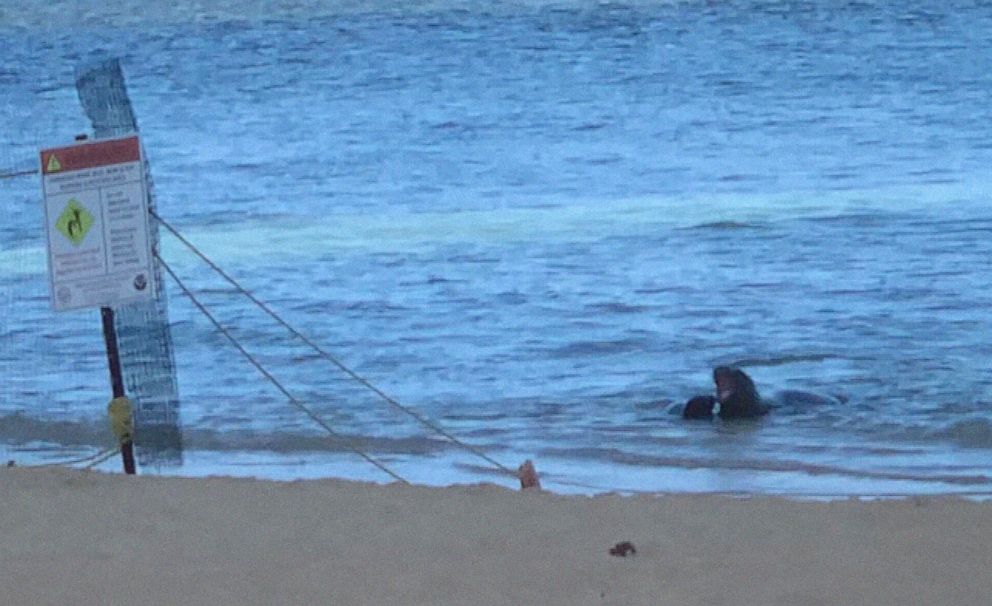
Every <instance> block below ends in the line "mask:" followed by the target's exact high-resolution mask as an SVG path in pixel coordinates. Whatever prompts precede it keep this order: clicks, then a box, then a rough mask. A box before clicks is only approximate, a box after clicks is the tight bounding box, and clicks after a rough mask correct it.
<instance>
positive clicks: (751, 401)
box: [713, 366, 769, 419]
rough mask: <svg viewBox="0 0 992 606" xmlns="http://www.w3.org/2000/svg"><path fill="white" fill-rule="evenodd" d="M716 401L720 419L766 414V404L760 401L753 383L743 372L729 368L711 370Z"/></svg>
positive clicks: (719, 367)
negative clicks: (718, 403)
mask: <svg viewBox="0 0 992 606" xmlns="http://www.w3.org/2000/svg"><path fill="white" fill-rule="evenodd" d="M713 382H714V383H716V399H717V401H719V402H720V412H719V413H718V414H719V415H720V418H721V419H744V418H750V417H760V416H762V415H766V414H768V410H769V408H768V404H766V403H764V402H763V401H762V400H761V396H759V395H758V389H757V388H756V387H755V386H754V381H752V380H751V377H749V376H747V373H745V372H744V371H743V370H741V369H739V368H732V367H730V366H717V367H716V368H714V369H713Z"/></svg>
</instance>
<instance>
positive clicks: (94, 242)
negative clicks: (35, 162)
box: [41, 136, 155, 311]
mask: <svg viewBox="0 0 992 606" xmlns="http://www.w3.org/2000/svg"><path fill="white" fill-rule="evenodd" d="M41 175H42V177H41V180H42V191H43V192H44V197H45V228H46V232H47V234H48V276H49V281H50V283H51V292H52V307H53V308H54V309H55V310H56V311H65V310H70V309H79V308H83V307H103V306H114V305H120V304H122V303H130V302H133V301H136V300H138V299H144V298H151V297H152V296H154V292H155V287H154V286H155V285H154V284H153V283H152V280H153V276H154V272H153V271H152V251H151V240H150V238H149V237H148V232H149V228H148V221H149V217H148V196H147V185H146V183H145V171H144V163H143V161H142V157H141V142H140V141H139V140H138V137H137V136H130V137H124V138H122V139H106V140H101V141H93V142H83V143H78V144H76V145H71V146H67V147H60V148H55V149H45V150H42V151H41Z"/></svg>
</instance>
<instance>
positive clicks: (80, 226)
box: [55, 198, 93, 246]
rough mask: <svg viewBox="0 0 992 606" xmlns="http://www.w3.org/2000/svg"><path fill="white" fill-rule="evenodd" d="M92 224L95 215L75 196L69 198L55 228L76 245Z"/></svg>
mask: <svg viewBox="0 0 992 606" xmlns="http://www.w3.org/2000/svg"><path fill="white" fill-rule="evenodd" d="M92 226H93V215H91V214H90V212H89V211H88V210H86V208H85V207H84V206H83V205H82V204H80V203H79V202H78V201H77V200H76V199H75V198H72V199H70V200H69V203H68V204H66V205H65V210H63V211H62V214H61V215H59V218H58V221H56V222H55V228H56V229H58V230H59V231H60V232H62V235H63V236H65V237H66V238H69V241H70V242H72V243H73V244H75V245H76V246H79V244H80V242H82V241H83V238H85V237H86V234H87V233H89V231H90V227H92Z"/></svg>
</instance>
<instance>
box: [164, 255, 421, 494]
mask: <svg viewBox="0 0 992 606" xmlns="http://www.w3.org/2000/svg"><path fill="white" fill-rule="evenodd" d="M155 258H157V259H158V261H159V263H161V264H162V267H164V268H165V271H167V272H168V273H169V275H170V276H172V279H173V280H174V281H175V282H176V284H177V285H179V288H180V289H181V290H182V291H183V294H185V295H186V296H187V297H188V298H189V300H190V301H192V302H193V305H195V306H196V307H197V309H199V310H200V313H202V314H203V315H204V316H206V317H207V319H208V320H210V322H211V323H212V324H213V325H214V327H216V328H217V330H219V331H220V332H221V334H223V335H224V336H225V337H227V340H228V341H230V342H231V344H232V345H234V347H235V348H237V350H238V351H239V352H241V355H243V356H244V357H245V358H247V359H248V361H249V362H251V364H252V366H254V367H255V368H256V369H258V372H260V373H262V375H263V376H264V377H265V378H266V379H268V380H269V382H271V383H272V384H273V385H275V386H276V388H277V389H278V390H279V391H280V392H282V394H283V395H284V396H286V398H287V399H288V400H289V402H290V404H292V405H293V406H295V407H296V408H298V409H299V410H301V411H302V412H303V413H304V414H306V415H307V416H308V417H310V419H311V420H313V422H314V423H316V424H317V425H320V426H321V427H322V428H323V429H324V430H326V431H327V433H328V434H330V435H331V436H332V437H334V438H336V439H338V440H341V441H342V442H343V443H344V444H345V445H346V446H347V447H348V449H349V450H351V451H352V452H354V453H356V454H357V455H359V456H360V457H362V458H363V459H365V460H366V461H368V462H369V463H371V464H373V465H375V466H376V467H378V468H379V469H381V470H382V471H384V472H385V473H387V474H389V476H391V477H392V478H394V479H396V480H399V481H400V482H402V483H404V484H409V482H407V481H406V480H405V479H404V478H402V477H401V476H400V475H399V474H397V473H396V472H395V471H393V470H391V469H389V468H388V467H386V465H384V464H383V463H381V462H379V461H377V460H375V459H374V458H373V457H372V456H371V455H369V454H367V453H365V452H364V451H362V450H361V449H360V448H358V447H357V446H355V445H354V443H353V441H352V440H349V439H347V438H345V437H344V436H343V435H341V434H339V433H338V432H336V431H334V430H333V429H331V426H330V425H328V424H327V422H326V421H324V420H323V419H322V418H320V416H319V415H317V413H315V412H313V411H312V410H310V409H309V408H308V407H307V406H306V405H304V404H303V403H302V402H300V401H299V400H297V399H296V398H295V397H293V394H291V393H289V391H288V390H287V389H286V388H285V387H283V385H282V383H280V382H279V380H278V379H276V378H275V377H274V376H272V373H270V372H269V371H268V370H266V369H265V367H263V366H262V365H261V363H259V362H258V360H256V359H255V357H254V356H253V355H251V354H250V353H249V352H248V350H246V349H245V348H244V347H243V346H242V345H241V343H239V342H238V340H237V339H235V338H234V335H232V334H231V332H230V331H229V330H227V329H226V328H225V327H224V326H223V325H222V324H221V323H220V322H219V321H218V320H217V319H216V318H215V317H214V316H213V314H211V313H210V311H209V310H208V309H207V308H206V307H205V306H204V305H203V303H201V302H200V301H199V300H198V299H197V298H196V296H195V295H194V294H193V293H192V292H191V291H190V290H189V289H188V288H186V285H185V284H183V282H182V280H180V279H179V276H177V275H176V274H175V272H174V271H172V268H171V267H169V265H168V264H167V263H166V262H165V261H164V260H163V259H162V257H161V256H159V255H158V253H155Z"/></svg>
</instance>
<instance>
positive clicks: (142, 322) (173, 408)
mask: <svg viewBox="0 0 992 606" xmlns="http://www.w3.org/2000/svg"><path fill="white" fill-rule="evenodd" d="M76 90H77V91H78V93H79V101H80V103H81V104H82V106H83V110H84V111H85V113H86V115H87V116H88V117H89V119H90V121H91V122H92V124H93V134H94V137H95V138H96V139H106V138H110V137H119V136H123V135H127V134H130V133H136V132H138V124H137V121H136V120H135V117H134V112H133V111H132V108H131V102H130V99H129V98H128V95H127V89H126V87H125V84H124V74H123V72H122V70H121V66H120V63H119V61H118V60H117V59H110V60H105V61H99V62H95V63H89V64H85V65H82V66H80V67H79V68H78V69H77V71H76ZM144 168H145V177H146V179H147V182H148V207H149V208H150V209H151V210H152V211H154V210H155V196H154V189H153V185H152V179H151V174H150V171H149V166H148V162H147V161H145V167H144ZM150 230H151V233H150V237H151V238H152V248H153V250H156V251H157V250H159V233H158V223H157V222H155V221H152V222H151V224H150ZM154 268H155V269H154V271H155V285H156V288H155V290H156V292H155V299H154V300H152V301H143V302H139V303H132V304H128V305H122V306H119V307H117V308H115V309H114V314H115V327H116V329H117V339H118V347H119V349H120V355H121V366H122V371H123V374H124V388H125V390H126V391H127V394H128V396H129V397H130V398H131V399H132V401H133V402H134V404H135V426H136V429H137V431H136V445H137V446H138V457H139V461H140V462H141V463H142V464H143V465H148V464H163V463H164V464H169V463H175V462H178V461H179V459H180V456H181V446H182V440H181V434H180V431H179V395H178V392H179V390H178V386H177V382H176V363H175V357H174V353H173V347H172V336H171V333H170V331H169V314H168V307H167V300H166V295H165V282H164V281H163V279H162V278H163V276H162V270H161V267H160V266H159V263H158V262H157V261H155V263H154Z"/></svg>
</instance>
